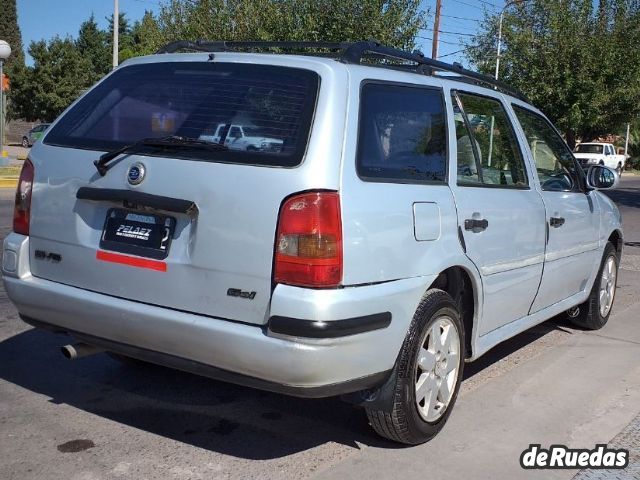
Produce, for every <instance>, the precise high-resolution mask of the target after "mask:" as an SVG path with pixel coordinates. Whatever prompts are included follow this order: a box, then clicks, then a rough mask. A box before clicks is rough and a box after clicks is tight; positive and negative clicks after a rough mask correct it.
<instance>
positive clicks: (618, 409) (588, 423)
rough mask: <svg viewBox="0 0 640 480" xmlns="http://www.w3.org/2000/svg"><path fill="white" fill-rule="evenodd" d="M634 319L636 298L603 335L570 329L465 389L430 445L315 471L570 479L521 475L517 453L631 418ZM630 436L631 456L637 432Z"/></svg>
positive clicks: (638, 396) (370, 452)
mask: <svg viewBox="0 0 640 480" xmlns="http://www.w3.org/2000/svg"><path fill="white" fill-rule="evenodd" d="M625 281H626V280H625ZM638 318H640V304H637V303H636V304H633V305H631V306H629V307H628V308H626V309H625V310H622V311H620V310H618V311H617V312H615V313H614V315H613V316H612V317H611V319H610V321H609V323H608V324H607V325H606V327H605V328H603V329H602V330H600V331H597V332H588V331H581V330H577V329H576V330H570V331H569V334H570V337H569V339H568V340H567V341H566V342H565V343H562V344H559V345H556V346H555V347H553V348H550V349H549V350H547V351H546V352H545V353H544V355H540V356H538V357H536V358H533V359H531V360H529V361H528V362H526V363H525V364H523V365H520V366H519V367H518V368H516V369H513V370H511V371H509V372H507V373H506V374H504V375H503V376H501V377H499V378H495V379H493V381H492V382H491V384H484V385H482V386H480V387H479V388H477V389H476V390H474V391H472V392H470V393H469V394H468V395H462V397H461V398H460V399H459V401H458V404H457V405H456V408H455V411H454V412H453V414H452V415H451V418H450V419H449V422H448V424H447V425H446V426H445V428H444V430H443V431H442V432H441V433H440V434H439V435H438V436H437V437H436V438H434V439H433V440H432V441H431V442H428V443H427V444H425V445H420V446H416V447H410V448H390V447H391V445H388V446H386V447H382V448H379V447H368V448H364V449H363V450H362V451H361V452H360V453H359V454H358V455H354V456H352V457H350V458H349V459H347V460H345V461H343V462H342V463H340V464H338V465H335V466H333V467H330V468H328V469H326V470H324V471H323V472H322V473H320V475H319V477H320V478H326V479H333V478H341V479H354V480H355V479H366V478H402V479H404V480H411V479H421V478H425V476H427V475H428V476H429V477H432V478H437V479H439V480H446V479H452V480H454V479H455V480H459V479H461V478H473V479H492V480H499V479H505V480H506V479H509V480H512V479H516V478H517V479H536V480H537V479H545V480H553V479H557V480H568V479H571V478H572V477H573V476H574V475H576V474H577V473H578V472H579V470H578V469H571V470H567V469H556V470H526V471H525V470H523V469H522V468H521V467H520V462H519V460H520V455H521V454H522V452H523V451H524V450H525V449H526V448H528V446H529V444H532V443H535V444H541V445H542V446H543V447H545V448H548V447H549V446H550V445H554V444H561V445H567V446H568V447H570V448H593V447H594V446H595V445H596V444H599V443H607V442H609V441H610V440H611V439H612V438H614V437H616V435H617V434H618V433H619V432H620V431H621V430H622V429H624V428H625V426H627V425H628V424H629V422H631V421H632V420H634V418H637V415H638V414H639V413H640V412H639V409H640V362H639V360H640V322H638ZM634 425H636V427H632V428H636V429H637V425H638V424H637V423H635V424H634ZM625 432H626V430H625ZM625 432H623V434H621V436H619V437H616V441H617V440H618V439H622V438H623V437H624V435H625ZM635 435H637V430H636V433H635ZM624 438H626V437H624ZM634 442H635V443H634V445H635V450H636V453H637V449H638V442H637V437H636V440H634ZM589 473H591V472H589ZM613 475H614V476H612V477H607V478H608V479H609V478H620V479H623V478H624V479H625V480H627V479H628V478H634V477H629V476H628V475H627V477H622V473H621V472H620V471H618V472H617V473H616V472H614V473H613ZM615 475H617V476H615ZM629 475H631V474H629ZM585 478H590V477H585ZM594 478H600V477H594ZM603 478H604V477H603ZM635 478H636V479H638V477H637V476H636V477H635Z"/></svg>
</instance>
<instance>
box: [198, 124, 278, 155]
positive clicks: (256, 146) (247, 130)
mask: <svg viewBox="0 0 640 480" xmlns="http://www.w3.org/2000/svg"><path fill="white" fill-rule="evenodd" d="M198 138H199V139H200V140H206V141H208V142H213V143H220V142H221V141H222V143H223V144H224V145H225V146H227V147H229V148H230V149H232V150H246V151H249V152H251V151H268V152H277V151H279V150H280V149H281V148H282V140H281V139H278V138H270V137H268V136H266V135H265V134H264V132H263V131H262V130H261V129H260V128H258V127H256V126H243V125H231V124H226V123H221V124H219V125H217V126H216V128H215V130H214V131H211V132H209V131H205V132H204V133H203V134H201V135H200V136H199V137H198ZM222 138H224V140H222Z"/></svg>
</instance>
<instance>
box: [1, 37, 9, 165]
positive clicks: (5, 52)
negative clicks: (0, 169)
mask: <svg viewBox="0 0 640 480" xmlns="http://www.w3.org/2000/svg"><path fill="white" fill-rule="evenodd" d="M9 55H11V47H10V46H9V44H8V43H7V42H5V41H4V40H0V157H5V156H6V155H5V151H4V147H3V142H4V82H3V80H4V74H3V73H4V72H3V67H4V61H5V60H6V59H7V58H9Z"/></svg>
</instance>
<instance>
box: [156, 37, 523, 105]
mask: <svg viewBox="0 0 640 480" xmlns="http://www.w3.org/2000/svg"><path fill="white" fill-rule="evenodd" d="M269 49H278V50H281V51H282V50H284V51H287V50H288V51H300V50H316V51H311V52H305V53H307V54H310V55H319V54H320V53H319V52H317V50H329V51H331V52H335V58H336V60H338V61H341V62H343V63H349V64H356V65H360V64H363V63H365V64H368V65H373V66H378V67H394V66H395V67H397V66H400V67H402V69H403V70H409V71H413V72H416V73H421V74H424V75H434V76H435V75H437V74H438V73H453V74H455V75H457V76H458V77H461V78H459V79H458V80H463V81H465V82H466V83H472V84H480V85H485V86H490V87H492V88H494V89H496V90H499V91H501V92H504V93H507V94H509V95H512V96H514V97H517V98H519V99H521V100H524V101H528V100H527V98H526V97H525V95H524V94H522V93H521V92H519V91H518V90H516V89H515V88H513V87H511V86H509V85H507V84H506V83H504V82H501V81H499V80H496V79H494V78H493V77H490V76H489V75H484V74H482V73H478V72H474V71H473V70H468V69H466V68H463V67H462V65H460V64H459V63H453V64H449V63H445V62H441V61H439V60H434V59H432V58H429V57H425V56H424V54H423V53H422V52H420V51H418V50H415V51H413V52H407V51H404V50H400V49H398V48H394V47H389V46H386V45H383V44H381V43H380V42H377V41H375V40H369V41H360V42H277V41H275V42H266V41H265V42H263V41H209V40H196V41H189V40H179V41H176V42H171V43H169V44H167V45H165V46H164V47H162V48H161V49H160V50H158V51H157V52H156V53H157V54H162V53H175V52H177V51H180V50H191V51H198V52H209V53H215V52H238V51H242V50H248V51H261V50H269ZM295 53H299V52H295ZM331 56H334V55H333V54H331ZM371 60H377V61H378V62H380V61H382V62H400V63H399V64H398V63H396V64H393V63H371ZM367 61H368V62H367ZM407 62H410V63H409V64H408V63H407ZM411 63H412V64H413V65H411Z"/></svg>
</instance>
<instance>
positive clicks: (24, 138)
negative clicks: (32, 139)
mask: <svg viewBox="0 0 640 480" xmlns="http://www.w3.org/2000/svg"><path fill="white" fill-rule="evenodd" d="M22 146H23V147H24V148H29V139H28V138H27V137H22Z"/></svg>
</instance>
